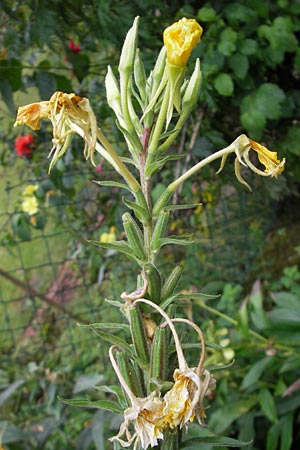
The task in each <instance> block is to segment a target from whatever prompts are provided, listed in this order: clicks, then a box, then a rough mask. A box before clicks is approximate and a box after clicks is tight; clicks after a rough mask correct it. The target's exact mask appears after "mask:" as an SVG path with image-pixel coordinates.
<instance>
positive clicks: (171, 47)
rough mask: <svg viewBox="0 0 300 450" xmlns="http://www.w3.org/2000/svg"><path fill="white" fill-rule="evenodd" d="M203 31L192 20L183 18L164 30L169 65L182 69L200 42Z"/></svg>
mask: <svg viewBox="0 0 300 450" xmlns="http://www.w3.org/2000/svg"><path fill="white" fill-rule="evenodd" d="M202 32H203V29H202V27H201V26H200V25H199V24H198V23H197V22H196V20H194V19H186V18H185V17H183V18H182V19H181V20H179V21H178V22H175V23H173V24H172V25H170V26H169V27H168V28H166V29H165V31H164V34H163V38H164V44H165V46H166V49H167V60H168V63H169V64H172V65H174V66H180V67H184V66H185V65H186V63H187V60H188V59H189V57H190V55H191V53H192V50H193V49H194V48H195V47H196V45H197V44H198V42H199V41H200V38H201V35H202Z"/></svg>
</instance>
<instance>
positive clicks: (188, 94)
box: [182, 59, 202, 114]
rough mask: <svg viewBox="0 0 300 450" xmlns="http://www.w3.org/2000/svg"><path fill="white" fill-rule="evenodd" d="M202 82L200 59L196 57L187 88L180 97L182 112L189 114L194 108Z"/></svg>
mask: <svg viewBox="0 0 300 450" xmlns="http://www.w3.org/2000/svg"><path fill="white" fill-rule="evenodd" d="M201 82H202V73H201V69H200V60H199V59H197V61H196V65H195V69H194V72H193V74H192V76H191V78H190V80H189V82H188V85H187V88H186V90H185V93H184V95H183V99H182V112H183V113H185V114H189V112H190V111H191V110H192V109H193V108H194V106H195V104H196V102H197V99H198V94H199V91H200V87H201Z"/></svg>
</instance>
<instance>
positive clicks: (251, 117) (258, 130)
mask: <svg viewBox="0 0 300 450" xmlns="http://www.w3.org/2000/svg"><path fill="white" fill-rule="evenodd" d="M241 123H242V125H243V127H244V128H245V129H246V130H247V131H248V133H249V134H250V135H251V136H252V138H253V139H260V138H261V136H262V133H263V130H264V129H265V127H266V123H267V120H266V116H265V115H264V114H263V113H262V112H261V111H258V110H257V109H255V108H251V109H250V110H248V111H247V112H244V113H243V114H242V115H241Z"/></svg>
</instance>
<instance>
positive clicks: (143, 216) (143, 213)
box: [122, 197, 149, 222]
mask: <svg viewBox="0 0 300 450" xmlns="http://www.w3.org/2000/svg"><path fill="white" fill-rule="evenodd" d="M122 200H123V203H124V204H125V205H126V206H127V207H128V208H129V209H132V210H133V211H134V213H135V215H136V217H137V218H138V219H140V220H141V222H147V220H148V219H149V213H148V211H147V210H146V208H143V207H142V206H141V205H138V204H137V203H134V202H131V201H130V200H127V199H126V198H124V197H123V198H122Z"/></svg>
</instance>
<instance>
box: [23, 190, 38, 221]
mask: <svg viewBox="0 0 300 450" xmlns="http://www.w3.org/2000/svg"><path fill="white" fill-rule="evenodd" d="M21 208H22V211H24V212H25V213H27V214H29V216H33V215H34V214H36V213H37V212H38V210H39V207H38V201H37V199H36V198H35V197H34V196H33V195H30V196H26V197H24V200H23V201H22V204H21Z"/></svg>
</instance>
